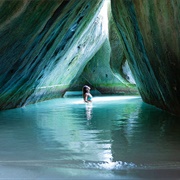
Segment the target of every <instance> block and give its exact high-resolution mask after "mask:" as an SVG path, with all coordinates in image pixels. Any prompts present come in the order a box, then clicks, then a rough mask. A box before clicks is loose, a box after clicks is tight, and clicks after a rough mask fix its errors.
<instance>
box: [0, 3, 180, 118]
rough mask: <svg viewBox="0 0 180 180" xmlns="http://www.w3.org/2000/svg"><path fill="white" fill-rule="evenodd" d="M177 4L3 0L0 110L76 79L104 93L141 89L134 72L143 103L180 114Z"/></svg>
mask: <svg viewBox="0 0 180 180" xmlns="http://www.w3.org/2000/svg"><path fill="white" fill-rule="evenodd" d="M110 5H111V6H110ZM179 7H180V2H179V1H178V0H177V1H176V0H174V1H168V0H159V1H155V0H152V1H150V0H139V1H135V0H134V1H133V0H132V1H129V0H128V1H127V0H120V1H113V0H112V1H111V2H110V1H109V0H96V1H87V0H78V1H77V0H71V1H67V0H53V1H48V0H39V1H29V0H21V1H7V0H4V1H3V0H1V2H0V37H1V38H0V42H1V43H0V54H1V56H0V64H1V66H0V109H1V110H2V109H9V108H16V107H21V106H23V105H26V104H30V103H35V102H38V101H43V100H46V99H52V98H56V97H62V96H63V94H64V93H65V91H67V90H68V89H70V88H73V87H75V86H76V85H77V84H78V83H80V81H78V79H79V78H80V79H81V78H84V79H85V80H86V81H87V82H88V83H89V84H90V85H91V86H93V87H94V88H96V89H98V90H99V91H100V92H101V93H118V94H121V93H123V94H127V93H128V94H129V93H137V89H136V87H135V83H134V79H135V82H136V85H137V88H138V90H139V92H140V94H141V96H142V98H143V100H144V101H145V102H147V103H149V104H152V105H155V106H157V107H159V108H161V109H164V110H167V111H169V112H171V113H173V114H176V115H180V112H179V109H180V96H179V94H178V92H179V83H180V78H179V77H180V76H179V75H180V74H179V72H180V71H179V69H180V67H179V59H180V57H179V56H180V55H179V45H180V40H179V38H178V37H179V32H180V31H179V23H180V19H179V17H180V16H179V11H178V9H179ZM111 8H112V14H111ZM112 17H113V18H112ZM129 67H130V69H131V71H132V74H133V76H132V75H131V72H130V70H129ZM133 78H134V79H133ZM76 83H77V84H76ZM81 85H83V84H81V83H80V84H79V86H81Z"/></svg>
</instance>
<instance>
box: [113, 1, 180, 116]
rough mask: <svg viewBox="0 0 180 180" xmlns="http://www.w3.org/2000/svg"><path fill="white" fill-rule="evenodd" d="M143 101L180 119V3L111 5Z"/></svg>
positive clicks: (120, 2) (157, 2) (124, 3)
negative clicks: (176, 115) (178, 116)
mask: <svg viewBox="0 0 180 180" xmlns="http://www.w3.org/2000/svg"><path fill="white" fill-rule="evenodd" d="M111 2H112V13H113V16H114V19H115V23H116V25H117V28H118V30H119V33H120V37H121V39H122V42H123V44H124V52H125V54H126V57H127V60H128V62H129V65H130V68H131V70H132V73H133V75H134V78H135V81H136V84H137V87H138V90H139V92H140V94H141V96H142V99H143V100H144V101H145V102H147V103H149V104H153V105H155V106H157V107H159V108H161V109H164V110H167V111H169V112H171V113H174V114H178V115H180V95H179V92H180V63H179V62H180V52H179V47H180V38H179V33H180V12H179V10H178V9H179V8H180V1H178V0H174V1H169V0H159V1H155V0H138V1H135V0H134V1H126V0H121V1H111Z"/></svg>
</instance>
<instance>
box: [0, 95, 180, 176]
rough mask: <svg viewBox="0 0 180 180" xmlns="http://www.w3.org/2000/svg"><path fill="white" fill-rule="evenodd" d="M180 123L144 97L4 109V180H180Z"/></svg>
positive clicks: (0, 157)
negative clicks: (178, 179) (156, 179)
mask: <svg viewBox="0 0 180 180" xmlns="http://www.w3.org/2000/svg"><path fill="white" fill-rule="evenodd" d="M179 120H180V119H178V118H177V117H174V116H172V115H170V114H167V113H165V112H163V111H161V110H159V109H156V108H154V107H153V106H150V105H147V104H145V103H143V102H142V100H141V98H140V97H139V96H100V97H94V98H93V103H92V104H88V105H87V104H84V102H83V101H82V98H81V97H71V98H61V99H55V100H50V101H46V102H41V103H38V104H35V105H29V106H26V107H23V108H19V109H13V110H7V111H1V112H0V143H1V146H0V177H1V178H2V179H3V178H4V179H5V178H9V179H27V178H29V179H80V178H82V179H154V178H162V179H166V178H167V179H173V178H174V179H176V178H180V171H179V170H180V153H179V152H180V121H179Z"/></svg>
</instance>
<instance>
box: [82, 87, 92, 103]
mask: <svg viewBox="0 0 180 180" xmlns="http://www.w3.org/2000/svg"><path fill="white" fill-rule="evenodd" d="M90 89H91V88H90V87H89V86H87V85H85V86H83V89H82V91H83V99H84V102H86V103H89V102H92V95H91V93H90Z"/></svg>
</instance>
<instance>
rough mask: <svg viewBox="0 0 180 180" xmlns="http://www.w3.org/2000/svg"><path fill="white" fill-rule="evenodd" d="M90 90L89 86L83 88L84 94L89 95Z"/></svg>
mask: <svg viewBox="0 0 180 180" xmlns="http://www.w3.org/2000/svg"><path fill="white" fill-rule="evenodd" d="M88 89H90V87H89V86H87V85H85V86H83V89H82V91H83V94H85V93H87V92H88Z"/></svg>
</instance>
